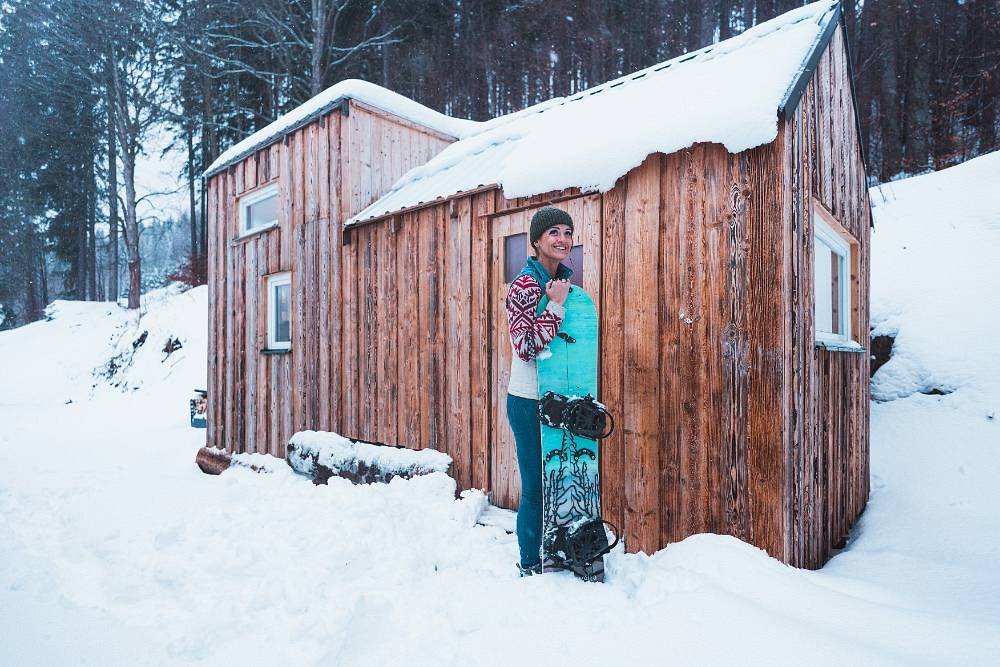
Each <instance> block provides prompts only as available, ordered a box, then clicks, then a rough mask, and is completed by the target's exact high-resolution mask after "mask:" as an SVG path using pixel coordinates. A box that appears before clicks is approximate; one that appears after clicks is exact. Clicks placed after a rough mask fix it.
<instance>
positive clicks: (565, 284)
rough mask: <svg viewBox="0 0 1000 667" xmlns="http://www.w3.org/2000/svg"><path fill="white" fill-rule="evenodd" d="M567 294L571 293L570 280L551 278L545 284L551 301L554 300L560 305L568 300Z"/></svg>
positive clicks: (546, 293)
mask: <svg viewBox="0 0 1000 667" xmlns="http://www.w3.org/2000/svg"><path fill="white" fill-rule="evenodd" d="M567 294H569V281H568V280H550V281H549V282H548V283H547V284H546V285H545V296H547V297H549V301H554V302H555V303H558V304H559V305H560V306H561V305H562V304H563V301H565V300H566V295H567Z"/></svg>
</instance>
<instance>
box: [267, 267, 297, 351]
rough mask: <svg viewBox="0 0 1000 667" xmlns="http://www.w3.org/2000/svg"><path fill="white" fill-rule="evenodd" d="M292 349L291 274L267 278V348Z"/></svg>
mask: <svg viewBox="0 0 1000 667" xmlns="http://www.w3.org/2000/svg"><path fill="white" fill-rule="evenodd" d="M291 347H292V274H291V273H276V274H274V275H273V276H268V277H267V348H268V349H269V350H287V349H290V348H291Z"/></svg>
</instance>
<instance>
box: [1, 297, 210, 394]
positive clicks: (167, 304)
mask: <svg viewBox="0 0 1000 667" xmlns="http://www.w3.org/2000/svg"><path fill="white" fill-rule="evenodd" d="M207 299H208V288H207V287H198V288H195V289H191V290H185V289H184V288H183V287H181V286H179V285H173V286H171V287H166V288H163V289H158V290H153V291H151V292H149V293H147V294H144V295H143V297H142V300H141V304H140V306H141V307H140V308H139V309H138V310H128V309H126V308H123V307H121V306H119V305H117V304H114V303H108V302H93V301H54V302H52V304H50V305H49V307H48V308H47V309H46V315H47V317H46V319H45V320H41V321H39V322H33V323H31V324H28V325H26V326H23V327H19V328H17V329H12V330H10V331H7V332H4V333H3V335H0V360H3V361H0V365H2V367H4V368H5V370H6V371H7V372H5V375H6V376H7V378H8V379H9V381H8V382H3V383H0V404H2V403H9V404H18V403H47V402H58V403H66V402H74V401H81V400H85V399H86V398H87V397H88V396H90V395H91V394H92V393H94V392H95V391H102V390H106V389H108V388H116V389H118V390H121V391H134V390H136V389H138V388H139V387H141V386H143V384H148V385H150V386H151V389H152V390H154V391H156V392H162V391H164V390H166V391H170V390H174V389H177V388H181V389H183V392H184V393H185V394H187V393H190V391H191V390H192V389H193V388H196V387H197V388H205V382H206V379H207V372H208V371H207V365H208V364H207V358H208V357H207V345H206V340H207V333H208V312H207ZM15 368H17V369H19V371H18V372H12V371H13V369H15Z"/></svg>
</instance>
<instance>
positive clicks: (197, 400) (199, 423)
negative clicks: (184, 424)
mask: <svg viewBox="0 0 1000 667" xmlns="http://www.w3.org/2000/svg"><path fill="white" fill-rule="evenodd" d="M188 405H189V407H190V411H191V426H192V427H193V428H208V390H207V389H195V390H194V397H193V398H192V399H190V400H189V401H188Z"/></svg>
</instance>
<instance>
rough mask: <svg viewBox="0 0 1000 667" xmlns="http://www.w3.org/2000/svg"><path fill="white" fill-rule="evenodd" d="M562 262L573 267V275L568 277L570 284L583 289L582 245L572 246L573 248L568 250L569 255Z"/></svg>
mask: <svg viewBox="0 0 1000 667" xmlns="http://www.w3.org/2000/svg"><path fill="white" fill-rule="evenodd" d="M564 264H567V265H568V266H569V268H571V269H573V275H571V276H570V277H569V282H570V284H572V285H576V286H577V287H579V288H580V289H583V246H582V245H575V246H573V249H572V250H570V251H569V257H568V258H567V259H566V261H565V262H564Z"/></svg>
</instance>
